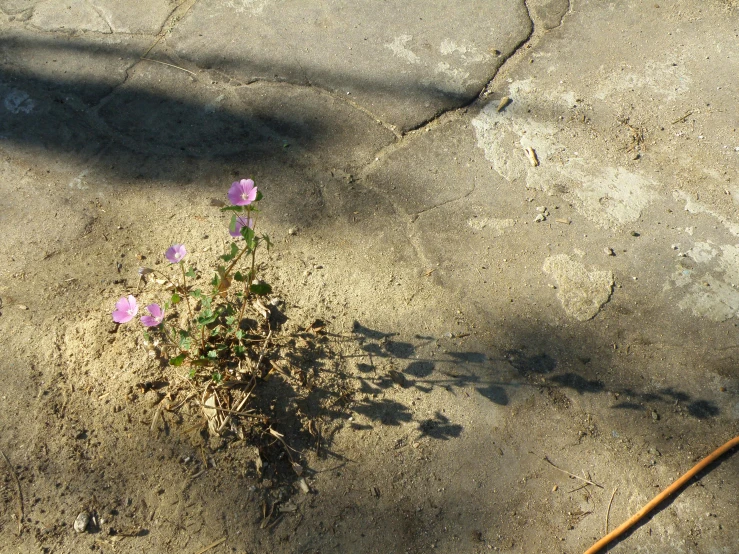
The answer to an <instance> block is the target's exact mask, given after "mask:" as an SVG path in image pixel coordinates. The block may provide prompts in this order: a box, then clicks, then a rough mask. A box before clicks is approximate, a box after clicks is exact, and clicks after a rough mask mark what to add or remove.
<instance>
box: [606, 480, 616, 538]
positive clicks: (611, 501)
mask: <svg viewBox="0 0 739 554" xmlns="http://www.w3.org/2000/svg"><path fill="white" fill-rule="evenodd" d="M617 490H618V487H616V488H615V489H613V494H612V495H611V500H610V501H609V502H608V510H606V535H607V534H608V516H610V515H611V504H613V497H614V496H616V491H617Z"/></svg>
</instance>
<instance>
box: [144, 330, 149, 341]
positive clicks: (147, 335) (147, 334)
mask: <svg viewBox="0 0 739 554" xmlns="http://www.w3.org/2000/svg"><path fill="white" fill-rule="evenodd" d="M144 340H145V341H146V342H151V335H150V334H149V333H147V332H146V331H144Z"/></svg>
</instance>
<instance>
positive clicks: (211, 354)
mask: <svg viewBox="0 0 739 554" xmlns="http://www.w3.org/2000/svg"><path fill="white" fill-rule="evenodd" d="M208 357H209V358H210V359H211V360H215V359H216V358H217V357H218V352H216V351H215V350H208Z"/></svg>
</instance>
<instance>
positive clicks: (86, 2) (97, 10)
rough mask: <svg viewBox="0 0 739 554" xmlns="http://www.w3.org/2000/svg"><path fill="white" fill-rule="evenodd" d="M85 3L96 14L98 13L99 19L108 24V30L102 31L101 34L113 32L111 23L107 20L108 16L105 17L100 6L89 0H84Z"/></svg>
mask: <svg viewBox="0 0 739 554" xmlns="http://www.w3.org/2000/svg"><path fill="white" fill-rule="evenodd" d="M85 4H87V5H88V6H90V7H91V8H92V9H93V11H94V12H95V13H96V14H98V16H99V17H100V19H102V20H103V21H105V24H106V25H107V26H108V32H107V33H103V34H106V35H109V34H113V25H112V23H111V22H110V21H108V18H107V17H105V14H104V13H103V12H102V10H100V8H98V7H97V6H96V5H95V4H93V3H92V2H90V1H89V0H85Z"/></svg>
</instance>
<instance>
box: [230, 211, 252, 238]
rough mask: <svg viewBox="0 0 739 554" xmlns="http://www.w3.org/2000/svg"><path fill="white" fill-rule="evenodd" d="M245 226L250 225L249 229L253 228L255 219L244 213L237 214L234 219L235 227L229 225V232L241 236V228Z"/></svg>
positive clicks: (234, 235) (233, 235)
mask: <svg viewBox="0 0 739 554" xmlns="http://www.w3.org/2000/svg"><path fill="white" fill-rule="evenodd" d="M244 227H249V229H253V228H254V220H253V219H252V218H250V217H246V216H243V215H240V216H237V217H236V219H234V225H233V228H231V227H229V229H228V233H229V234H230V235H231V236H232V237H234V238H241V229H243V228H244Z"/></svg>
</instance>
